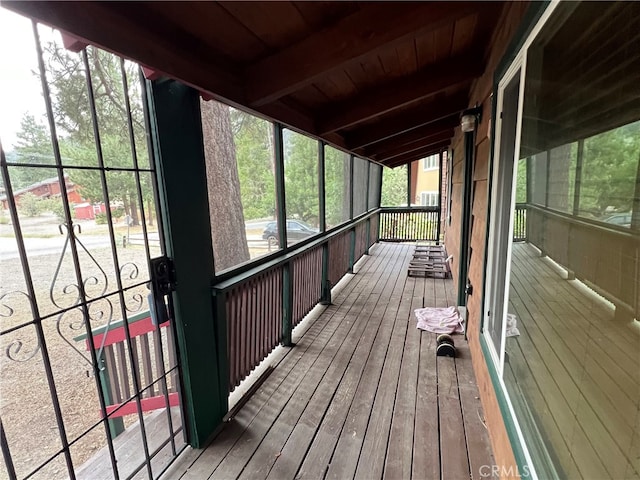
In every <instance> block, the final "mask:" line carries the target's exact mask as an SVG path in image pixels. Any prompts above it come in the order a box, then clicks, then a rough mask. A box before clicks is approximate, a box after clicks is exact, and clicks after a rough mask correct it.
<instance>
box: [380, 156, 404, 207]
mask: <svg viewBox="0 0 640 480" xmlns="http://www.w3.org/2000/svg"><path fill="white" fill-rule="evenodd" d="M380 203H381V205H382V206H384V207H399V206H401V205H406V204H407V167H406V165H404V166H402V167H397V168H393V169H391V168H383V170H382V198H381V202H380Z"/></svg>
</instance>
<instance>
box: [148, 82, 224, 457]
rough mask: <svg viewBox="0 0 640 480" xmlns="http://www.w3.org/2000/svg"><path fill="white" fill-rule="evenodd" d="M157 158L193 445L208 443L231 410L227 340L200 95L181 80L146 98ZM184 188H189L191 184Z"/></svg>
mask: <svg viewBox="0 0 640 480" xmlns="http://www.w3.org/2000/svg"><path fill="white" fill-rule="evenodd" d="M147 101H148V104H149V108H150V110H151V112H152V114H151V115H150V117H151V121H152V129H151V131H152V135H153V137H154V138H153V140H154V145H155V146H156V148H157V150H158V153H159V154H158V155H154V160H153V161H154V163H155V167H156V169H157V171H158V177H159V178H158V180H159V184H160V185H159V190H160V191H159V199H160V205H161V211H162V217H163V229H164V236H165V238H166V239H167V255H168V256H169V257H172V258H173V260H174V263H175V268H176V277H177V279H178V281H177V284H176V290H175V292H173V294H172V296H173V304H174V306H175V309H174V310H175V311H174V318H173V322H172V323H173V325H174V328H175V329H176V333H177V343H178V350H179V355H180V364H181V368H182V380H183V389H182V392H183V396H182V397H183V398H182V399H183V408H184V410H185V412H186V418H185V422H186V423H185V427H186V430H187V437H188V441H189V444H190V445H191V446H192V447H194V448H201V447H203V446H204V445H205V443H206V442H207V440H208V439H209V438H210V437H211V435H212V434H213V433H214V431H215V429H216V428H217V427H218V426H219V425H220V424H221V423H222V419H223V417H224V415H225V414H226V413H227V409H228V383H225V378H227V375H228V373H225V372H228V369H229V365H228V359H227V338H226V325H225V323H224V322H225V319H224V318H218V317H217V316H216V313H215V311H214V306H213V298H212V294H211V283H212V281H213V278H214V272H215V271H214V264H213V249H212V241H211V219H210V216H209V197H208V191H207V181H206V178H207V175H206V168H205V158H204V146H203V139H202V122H201V117H200V95H199V93H198V92H197V91H196V90H194V89H192V88H190V87H187V86H185V85H183V84H181V83H179V82H177V81H174V80H156V81H154V82H153V83H152V84H151V88H149V89H148V98H147ZM185 185H188V187H189V188H187V189H185Z"/></svg>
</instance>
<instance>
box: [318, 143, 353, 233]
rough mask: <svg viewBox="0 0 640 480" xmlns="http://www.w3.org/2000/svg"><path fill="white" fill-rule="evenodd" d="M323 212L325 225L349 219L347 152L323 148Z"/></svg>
mask: <svg viewBox="0 0 640 480" xmlns="http://www.w3.org/2000/svg"><path fill="white" fill-rule="evenodd" d="M324 168H325V175H324V178H325V212H326V220H327V226H328V227H332V226H335V225H338V224H340V223H342V222H344V221H346V220H348V219H349V202H350V196H351V195H350V192H349V183H350V182H349V169H350V167H349V154H348V153H345V152H341V151H340V150H336V149H335V148H332V147H326V148H325V163H324Z"/></svg>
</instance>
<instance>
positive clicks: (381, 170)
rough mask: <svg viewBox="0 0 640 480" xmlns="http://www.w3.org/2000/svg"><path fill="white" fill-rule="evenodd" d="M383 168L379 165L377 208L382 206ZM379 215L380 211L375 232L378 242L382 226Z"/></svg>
mask: <svg viewBox="0 0 640 480" xmlns="http://www.w3.org/2000/svg"><path fill="white" fill-rule="evenodd" d="M384 169H385V167H382V166H381V167H380V181H379V182H378V208H381V207H382V177H384ZM380 216H381V215H380V213H378V231H377V232H376V243H377V242H380V228H382V227H381V225H382V222H381V221H380V220H381V218H380Z"/></svg>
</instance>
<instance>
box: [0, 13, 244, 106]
mask: <svg viewBox="0 0 640 480" xmlns="http://www.w3.org/2000/svg"><path fill="white" fill-rule="evenodd" d="M2 5H3V6H4V7H7V8H9V9H11V10H14V11H16V12H18V13H20V14H23V15H26V16H28V17H31V18H34V19H36V20H37V21H39V22H42V23H44V24H47V25H50V26H52V27H54V28H59V29H62V30H64V31H66V32H69V33H71V34H73V35H74V36H77V37H79V38H80V39H81V40H84V41H86V43H89V44H92V45H96V46H98V47H100V48H103V49H105V50H108V51H111V52H114V53H116V54H118V55H121V56H124V57H126V58H130V59H132V60H134V61H136V62H138V63H141V64H143V65H146V66H148V67H151V68H153V69H154V70H156V71H158V72H162V73H163V74H166V75H167V76H169V77H173V78H178V79H179V80H181V81H183V82H184V83H186V84H189V85H191V86H194V87H195V88H197V89H198V90H206V91H208V92H211V93H213V94H215V96H216V98H223V99H227V100H229V101H230V102H234V103H238V104H244V103H245V101H244V98H243V97H244V92H243V90H242V88H241V83H240V78H239V75H238V74H237V73H236V71H234V70H235V66H234V65H231V64H230V63H229V61H228V60H226V59H224V58H223V57H221V56H220V55H219V54H216V53H214V52H212V51H211V49H208V48H206V47H205V46H204V45H202V44H201V42H199V41H198V40H197V39H196V38H195V37H193V35H191V34H190V33H189V32H187V31H184V30H179V31H176V29H175V27H173V29H169V30H167V28H170V24H169V23H167V21H166V20H165V19H162V18H161V17H159V16H158V15H156V14H154V13H153V12H149V9H148V8H145V6H144V3H138V2H133V3H130V2H83V3H82V5H80V4H78V3H76V2H47V1H42V2H16V1H3V3H2ZM149 15H152V16H153V18H152V19H150V18H149ZM168 31H170V32H171V35H167V32H168Z"/></svg>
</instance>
